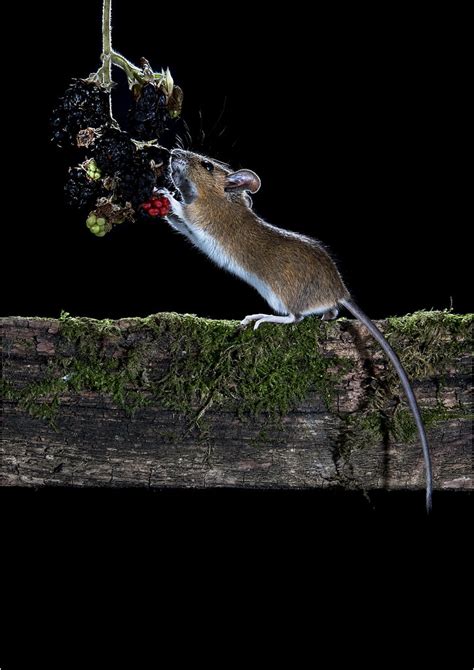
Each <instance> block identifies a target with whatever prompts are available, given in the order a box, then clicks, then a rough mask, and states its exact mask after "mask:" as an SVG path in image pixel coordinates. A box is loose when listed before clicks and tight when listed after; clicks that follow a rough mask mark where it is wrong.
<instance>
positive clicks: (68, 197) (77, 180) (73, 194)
mask: <svg viewBox="0 0 474 670" xmlns="http://www.w3.org/2000/svg"><path fill="white" fill-rule="evenodd" d="M102 194H103V189H102V186H101V184H100V182H98V181H94V180H92V179H89V177H88V176H87V174H86V173H85V172H84V170H83V169H82V168H70V170H69V174H68V178H67V181H66V183H65V185H64V196H65V201H66V204H67V205H69V206H70V207H74V208H76V209H83V208H85V207H90V206H91V205H93V203H95V201H96V200H97V198H98V197H100V196H101V195H102Z"/></svg>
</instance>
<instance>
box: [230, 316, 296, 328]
mask: <svg viewBox="0 0 474 670" xmlns="http://www.w3.org/2000/svg"><path fill="white" fill-rule="evenodd" d="M303 318H304V317H303V316H302V315H301V314H288V315H287V316H277V315H276V314H249V315H248V316H246V317H245V319H242V321H241V322H240V325H241V327H242V328H245V327H246V326H248V325H249V323H252V321H255V325H254V327H253V329H254V330H257V328H258V327H259V326H260V325H261V324H262V323H298V321H301V320H302V319H303Z"/></svg>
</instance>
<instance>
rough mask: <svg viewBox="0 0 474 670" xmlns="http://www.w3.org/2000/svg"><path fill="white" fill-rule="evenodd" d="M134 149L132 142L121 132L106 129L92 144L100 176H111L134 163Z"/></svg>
mask: <svg viewBox="0 0 474 670" xmlns="http://www.w3.org/2000/svg"><path fill="white" fill-rule="evenodd" d="M136 153H137V152H136V148H135V145H134V144H133V142H132V140H131V139H130V138H129V137H128V136H127V134H126V133H123V132H122V131H121V130H117V129H115V128H108V129H107V130H106V131H105V132H104V133H103V134H102V136H101V137H99V138H98V139H97V140H96V141H95V142H94V148H93V154H94V158H95V162H96V164H97V166H98V168H99V170H101V172H102V174H104V175H106V176H112V175H113V174H114V173H115V172H117V171H118V170H121V169H123V168H124V167H125V166H127V165H131V164H132V163H133V161H134V157H135V154H136Z"/></svg>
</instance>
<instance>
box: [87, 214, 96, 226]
mask: <svg viewBox="0 0 474 670" xmlns="http://www.w3.org/2000/svg"><path fill="white" fill-rule="evenodd" d="M96 222H97V217H96V215H95V214H89V216H88V217H87V221H86V224H87V225H88V226H93V225H95V223H96Z"/></svg>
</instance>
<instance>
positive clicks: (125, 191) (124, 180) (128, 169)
mask: <svg viewBox="0 0 474 670" xmlns="http://www.w3.org/2000/svg"><path fill="white" fill-rule="evenodd" d="M116 179H117V186H116V189H115V193H116V195H117V197H118V198H119V200H122V201H124V202H130V203H131V204H132V206H133V208H134V209H138V207H139V205H140V204H141V203H142V202H146V201H147V200H149V198H150V197H151V194H152V193H153V189H154V188H155V187H156V184H157V177H156V173H155V171H154V170H153V168H152V167H151V164H150V159H149V158H148V157H147V155H146V153H144V152H143V151H137V152H136V154H135V156H134V160H133V161H132V162H129V163H128V164H124V165H123V166H122V168H121V170H120V171H119V172H118V173H117V175H116Z"/></svg>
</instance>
